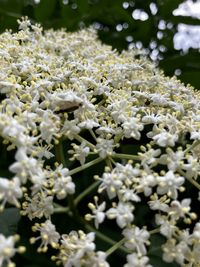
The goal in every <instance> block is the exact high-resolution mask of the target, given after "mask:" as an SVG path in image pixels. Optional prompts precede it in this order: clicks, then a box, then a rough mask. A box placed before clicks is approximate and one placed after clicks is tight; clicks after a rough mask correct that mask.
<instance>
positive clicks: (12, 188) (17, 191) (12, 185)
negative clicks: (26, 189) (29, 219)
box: [0, 177, 22, 209]
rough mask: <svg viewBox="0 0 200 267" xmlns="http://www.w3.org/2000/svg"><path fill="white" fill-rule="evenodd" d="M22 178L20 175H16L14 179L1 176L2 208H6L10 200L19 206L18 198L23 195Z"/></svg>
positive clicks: (0, 198)
mask: <svg viewBox="0 0 200 267" xmlns="http://www.w3.org/2000/svg"><path fill="white" fill-rule="evenodd" d="M20 186H21V184H20V180H19V178H18V177H14V178H13V179H12V180H8V179H6V178H0V200H2V203H1V209H3V208H4V206H5V204H6V203H7V202H8V203H10V204H13V205H15V206H16V207H19V206H20V204H19V201H18V198H21V197H22V189H21V187H20Z"/></svg>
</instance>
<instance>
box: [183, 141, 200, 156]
mask: <svg viewBox="0 0 200 267" xmlns="http://www.w3.org/2000/svg"><path fill="white" fill-rule="evenodd" d="M199 144H200V140H196V141H194V143H193V144H192V145H191V146H189V147H188V148H187V149H185V150H184V153H185V154H186V153H187V152H189V151H190V150H192V149H193V148H194V147H195V146H198V145H199Z"/></svg>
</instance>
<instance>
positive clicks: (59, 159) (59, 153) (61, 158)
mask: <svg viewBox="0 0 200 267" xmlns="http://www.w3.org/2000/svg"><path fill="white" fill-rule="evenodd" d="M55 152H56V160H57V162H58V163H62V164H63V166H64V167H66V162H65V156H64V151H63V145H62V140H59V143H58V144H57V145H56V146H55Z"/></svg>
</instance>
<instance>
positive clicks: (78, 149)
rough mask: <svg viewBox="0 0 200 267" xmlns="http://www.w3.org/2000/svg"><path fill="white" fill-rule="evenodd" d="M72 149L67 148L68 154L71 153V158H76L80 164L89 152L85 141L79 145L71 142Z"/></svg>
mask: <svg viewBox="0 0 200 267" xmlns="http://www.w3.org/2000/svg"><path fill="white" fill-rule="evenodd" d="M72 146H73V150H69V151H68V153H69V154H73V157H72V158H71V160H74V159H77V160H79V161H80V163H81V165H83V164H84V163H85V159H86V157H87V155H88V154H89V152H90V148H89V147H88V146H87V144H86V142H84V141H83V142H82V143H81V145H79V146H78V145H77V144H72Z"/></svg>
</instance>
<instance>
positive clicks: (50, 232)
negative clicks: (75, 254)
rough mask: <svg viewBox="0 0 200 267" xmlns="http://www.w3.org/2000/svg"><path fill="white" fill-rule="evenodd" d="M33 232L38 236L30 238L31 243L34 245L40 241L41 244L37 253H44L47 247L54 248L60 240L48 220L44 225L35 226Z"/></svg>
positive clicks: (53, 226)
mask: <svg viewBox="0 0 200 267" xmlns="http://www.w3.org/2000/svg"><path fill="white" fill-rule="evenodd" d="M33 231H34V232H36V231H39V232H40V236H39V237H36V238H34V237H33V238H31V243H35V241H37V240H41V244H40V246H39V248H38V252H46V251H47V249H48V245H51V246H52V247H56V246H57V245H58V240H59V238H60V235H59V233H58V232H57V231H56V228H55V225H54V224H52V222H51V221H50V220H46V221H45V222H44V223H41V224H37V223H36V224H35V225H34V226H33Z"/></svg>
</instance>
